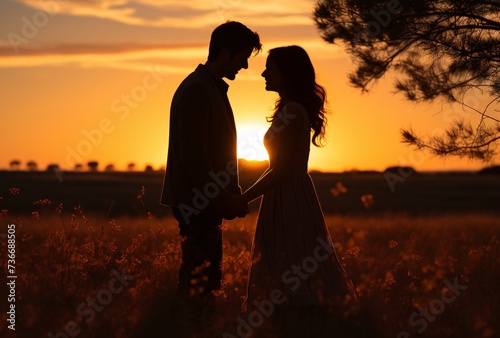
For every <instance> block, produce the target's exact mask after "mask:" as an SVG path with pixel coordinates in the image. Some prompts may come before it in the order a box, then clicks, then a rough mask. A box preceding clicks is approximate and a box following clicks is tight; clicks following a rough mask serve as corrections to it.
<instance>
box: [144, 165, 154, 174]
mask: <svg viewBox="0 0 500 338" xmlns="http://www.w3.org/2000/svg"><path fill="white" fill-rule="evenodd" d="M144 171H145V172H147V173H151V172H153V171H155V170H154V169H153V166H152V165H150V164H148V165H147V166H146V169H144Z"/></svg>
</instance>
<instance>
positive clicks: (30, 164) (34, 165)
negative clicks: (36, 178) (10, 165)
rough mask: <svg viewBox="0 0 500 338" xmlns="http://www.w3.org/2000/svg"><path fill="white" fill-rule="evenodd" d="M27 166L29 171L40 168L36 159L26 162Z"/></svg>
mask: <svg viewBox="0 0 500 338" xmlns="http://www.w3.org/2000/svg"><path fill="white" fill-rule="evenodd" d="M26 167H27V168H28V170H29V171H37V170H38V165H37V163H36V162H35V161H28V163H26Z"/></svg>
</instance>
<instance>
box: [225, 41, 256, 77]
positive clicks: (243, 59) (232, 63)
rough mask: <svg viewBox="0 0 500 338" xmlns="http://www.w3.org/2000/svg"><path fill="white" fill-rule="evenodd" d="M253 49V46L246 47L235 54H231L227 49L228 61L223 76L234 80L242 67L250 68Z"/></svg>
mask: <svg viewBox="0 0 500 338" xmlns="http://www.w3.org/2000/svg"><path fill="white" fill-rule="evenodd" d="M252 51H253V48H252V47H249V48H246V49H244V50H243V51H241V52H239V53H236V54H234V55H230V54H229V51H227V61H226V63H225V67H224V72H223V74H222V76H223V77H225V78H227V79H229V80H234V79H235V78H236V74H238V72H239V71H240V69H242V68H244V69H247V68H248V58H249V57H250V55H252Z"/></svg>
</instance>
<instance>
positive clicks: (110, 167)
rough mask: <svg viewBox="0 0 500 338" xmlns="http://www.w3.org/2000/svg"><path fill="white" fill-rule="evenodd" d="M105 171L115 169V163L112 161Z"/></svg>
mask: <svg viewBox="0 0 500 338" xmlns="http://www.w3.org/2000/svg"><path fill="white" fill-rule="evenodd" d="M104 171H108V172H111V171H115V165H114V164H112V163H110V164H108V165H107V166H106V168H104Z"/></svg>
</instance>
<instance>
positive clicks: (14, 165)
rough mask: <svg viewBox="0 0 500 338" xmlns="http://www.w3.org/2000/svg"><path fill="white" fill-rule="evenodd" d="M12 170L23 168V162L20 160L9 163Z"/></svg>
mask: <svg viewBox="0 0 500 338" xmlns="http://www.w3.org/2000/svg"><path fill="white" fill-rule="evenodd" d="M9 166H10V170H19V169H20V168H21V161H19V160H12V161H10V163H9Z"/></svg>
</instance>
